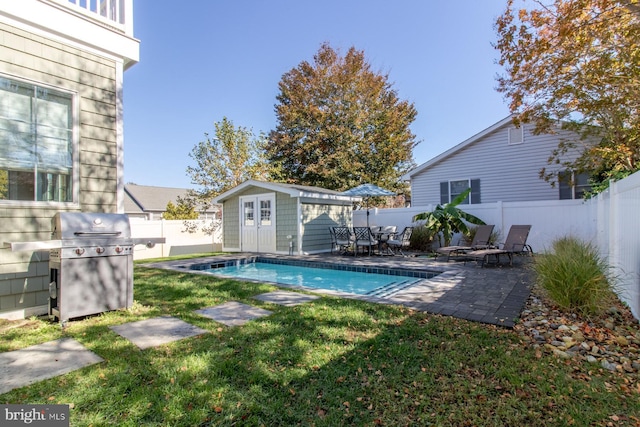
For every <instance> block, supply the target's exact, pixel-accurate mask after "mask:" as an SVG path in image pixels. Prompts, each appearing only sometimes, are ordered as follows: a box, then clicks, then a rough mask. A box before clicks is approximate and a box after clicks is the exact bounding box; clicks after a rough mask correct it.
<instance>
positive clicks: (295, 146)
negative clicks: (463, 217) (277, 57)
mask: <svg viewBox="0 0 640 427" xmlns="http://www.w3.org/2000/svg"><path fill="white" fill-rule="evenodd" d="M279 89H280V93H279V94H278V95H277V101H278V103H277V104H276V105H275V112H276V118H277V127H276V129H275V130H273V131H272V132H271V133H270V135H269V139H270V144H269V145H268V147H267V157H268V159H269V160H270V161H271V162H273V163H274V164H275V165H277V166H278V167H279V169H280V176H279V178H280V179H281V180H282V181H286V182H294V183H298V184H305V185H315V186H319V187H323V188H327V189H332V190H338V191H342V190H346V189H348V188H351V187H355V186H357V185H359V184H362V183H365V182H369V183H374V184H377V185H379V186H381V187H384V188H388V189H391V190H395V191H397V192H402V191H404V190H405V188H404V184H403V183H401V182H400V179H399V178H400V176H401V175H402V174H404V173H405V172H407V171H408V170H409V169H411V168H412V167H413V166H414V163H413V157H412V150H413V148H414V147H415V145H416V144H417V143H416V141H415V136H414V135H413V134H412V132H411V130H410V129H409V125H410V124H411V123H412V122H413V120H414V119H415V117H416V115H417V112H416V109H415V108H414V106H413V104H412V103H409V102H407V101H402V100H400V99H399V98H398V94H397V93H396V91H395V90H393V88H392V84H391V83H390V82H389V80H388V75H381V74H378V73H375V72H373V71H372V70H371V66H370V65H369V64H368V63H367V61H366V60H365V56H364V53H363V51H358V50H356V49H355V48H354V47H351V48H350V49H349V50H348V52H347V53H346V55H345V56H341V55H340V53H339V52H338V51H336V50H334V49H333V48H331V47H330V46H329V45H328V44H326V43H325V44H323V45H322V46H321V47H320V50H319V51H318V52H317V53H316V55H315V56H314V62H313V64H311V63H309V62H307V61H303V62H301V63H300V64H299V65H298V66H297V67H296V68H294V69H292V70H290V71H289V72H287V73H285V74H284V75H283V76H282V79H281V81H280V82H279Z"/></svg>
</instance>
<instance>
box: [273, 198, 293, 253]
mask: <svg viewBox="0 0 640 427" xmlns="http://www.w3.org/2000/svg"><path fill="white" fill-rule="evenodd" d="M297 218H298V199H297V198H294V197H291V196H290V195H288V194H284V193H276V251H277V252H288V251H289V239H287V236H291V237H292V241H293V244H294V245H295V244H296V242H297V241H298V238H299V236H298V219H297ZM294 247H295V246H294Z"/></svg>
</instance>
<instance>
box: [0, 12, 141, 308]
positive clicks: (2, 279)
mask: <svg viewBox="0 0 640 427" xmlns="http://www.w3.org/2000/svg"><path fill="white" fill-rule="evenodd" d="M139 55H140V42H139V41H138V40H137V39H136V38H134V35H133V0H118V1H113V0H111V1H107V0H98V1H96V0H92V1H88V0H87V1H85V0H82V1H80V0H73V1H69V0H0V318H17V317H28V316H31V315H35V314H41V313H46V311H47V301H48V297H49V291H48V287H49V283H50V276H49V262H48V261H49V254H48V253H46V252H41V253H34V252H29V251H25V252H12V251H11V249H9V247H7V246H5V245H2V243H3V242H21V241H34V240H44V239H50V238H51V233H52V229H53V227H52V218H53V217H54V215H55V214H56V213H57V212H64V211H69V212H73V211H83V212H110V213H117V212H122V210H123V206H124V198H123V193H124V192H123V191H122V190H123V188H122V186H123V184H124V182H123V177H124V172H123V169H122V165H123V164H124V162H123V147H124V145H123V144H124V131H123V129H124V124H123V110H122V102H123V101H122V93H123V84H124V72H125V70H127V69H128V68H129V67H131V66H132V65H134V64H135V63H136V62H138V59H139Z"/></svg>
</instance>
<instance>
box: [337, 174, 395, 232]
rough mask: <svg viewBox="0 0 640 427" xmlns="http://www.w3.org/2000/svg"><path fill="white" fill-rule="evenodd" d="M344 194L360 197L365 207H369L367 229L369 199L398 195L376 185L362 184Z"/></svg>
mask: <svg viewBox="0 0 640 427" xmlns="http://www.w3.org/2000/svg"><path fill="white" fill-rule="evenodd" d="M342 194H344V195H345V196H360V197H362V198H364V202H365V205H366V206H367V227H369V198H371V197H380V196H395V195H396V193H394V192H393V191H389V190H385V189H384V188H382V187H378V186H377V185H375V184H361V185H358V186H357V187H353V188H350V189H348V190H347V191H343V192H342Z"/></svg>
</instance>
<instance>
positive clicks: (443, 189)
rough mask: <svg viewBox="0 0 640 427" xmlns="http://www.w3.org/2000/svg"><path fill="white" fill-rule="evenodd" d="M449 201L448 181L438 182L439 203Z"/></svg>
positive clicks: (442, 203)
mask: <svg viewBox="0 0 640 427" xmlns="http://www.w3.org/2000/svg"><path fill="white" fill-rule="evenodd" d="M447 203H449V182H448V181H445V182H441V183H440V204H441V205H445V204H447Z"/></svg>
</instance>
